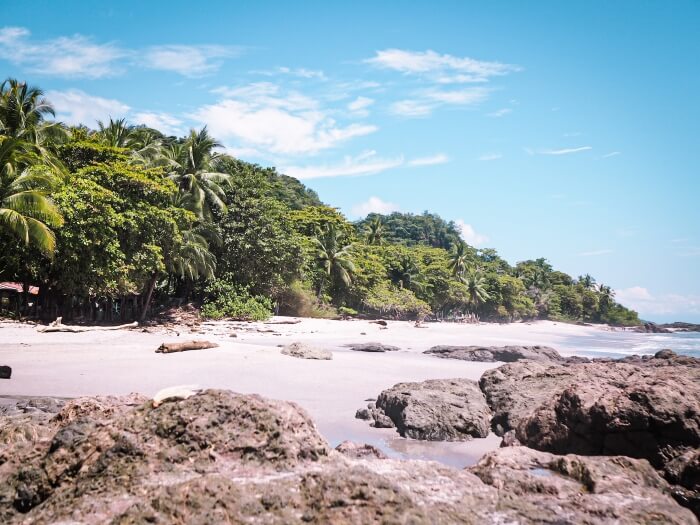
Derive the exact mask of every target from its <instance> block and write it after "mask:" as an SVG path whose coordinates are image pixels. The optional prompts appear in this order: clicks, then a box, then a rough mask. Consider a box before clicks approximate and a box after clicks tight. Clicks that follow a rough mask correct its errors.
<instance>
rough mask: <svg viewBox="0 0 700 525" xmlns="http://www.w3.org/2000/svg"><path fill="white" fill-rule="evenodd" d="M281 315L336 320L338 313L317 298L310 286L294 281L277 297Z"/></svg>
mask: <svg viewBox="0 0 700 525" xmlns="http://www.w3.org/2000/svg"><path fill="white" fill-rule="evenodd" d="M276 298H277V304H278V306H279V312H280V315H291V316H295V317H313V318H315V319H334V318H335V317H337V316H338V312H337V311H336V310H335V308H333V307H332V306H330V305H327V304H325V303H323V302H321V301H319V299H318V298H317V297H316V294H314V293H313V291H312V290H311V288H310V287H309V285H308V284H306V283H302V282H300V281H294V282H292V283H291V284H290V285H288V286H286V287H285V288H284V289H283V290H282V291H280V292H279V293H278V294H277V296H276Z"/></svg>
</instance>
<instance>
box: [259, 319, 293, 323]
mask: <svg viewBox="0 0 700 525" xmlns="http://www.w3.org/2000/svg"><path fill="white" fill-rule="evenodd" d="M299 323H301V319H289V320H285V321H268V322H266V323H265V324H299Z"/></svg>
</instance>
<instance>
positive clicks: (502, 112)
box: [486, 108, 513, 118]
mask: <svg viewBox="0 0 700 525" xmlns="http://www.w3.org/2000/svg"><path fill="white" fill-rule="evenodd" d="M512 111H513V110H512V109H510V108H501V109H499V110H496V111H493V112H492V113H487V114H486V116H487V117H493V118H499V117H504V116H506V115H507V114H508V113H510V112H512Z"/></svg>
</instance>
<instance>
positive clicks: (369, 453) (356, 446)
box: [335, 441, 386, 459]
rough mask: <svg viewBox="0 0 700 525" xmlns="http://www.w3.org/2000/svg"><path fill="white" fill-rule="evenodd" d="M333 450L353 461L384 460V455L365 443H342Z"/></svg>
mask: <svg viewBox="0 0 700 525" xmlns="http://www.w3.org/2000/svg"><path fill="white" fill-rule="evenodd" d="M335 450H337V451H338V452H340V453H341V454H343V455H344V456H347V457H349V458H354V459H365V458H377V459H386V454H384V452H382V451H381V450H379V449H378V448H377V447H375V446H372V445H368V444H367V443H355V442H354V441H343V442H342V443H341V444H340V445H338V446H337V447H335Z"/></svg>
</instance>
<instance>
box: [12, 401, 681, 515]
mask: <svg viewBox="0 0 700 525" xmlns="http://www.w3.org/2000/svg"><path fill="white" fill-rule="evenodd" d="M136 401H137V399H136V398H134V397H131V398H126V399H124V400H123V401H122V400H120V399H117V398H100V399H82V400H76V401H75V404H74V405H73V407H72V408H71V409H70V410H69V412H70V413H71V414H73V415H75V416H78V417H77V418H76V419H73V418H72V417H69V416H68V414H67V413H66V414H64V415H65V417H60V418H59V417H55V418H54V419H53V420H52V421H51V422H49V423H47V424H46V425H44V426H45V428H46V432H47V433H46V434H42V435H39V436H35V437H34V438H32V439H31V440H29V441H28V442H14V443H10V444H6V443H3V444H0V457H1V458H2V460H1V461H0V522H1V523H6V524H8V525H13V524H20V523H114V524H127V523H188V524H195V525H204V524H209V523H339V524H345V523H416V524H422V523H426V524H427V523H610V524H612V523H615V524H621V525H628V524H633V523H676V524H681V523H693V522H694V520H693V516H692V514H691V513H690V512H689V511H688V510H687V509H684V508H682V507H681V506H679V505H678V504H677V503H676V502H674V501H673V499H671V498H670V497H669V496H668V490H669V489H668V485H667V484H666V483H665V482H664V481H663V480H662V479H661V478H659V476H658V475H657V474H656V473H655V472H654V471H653V470H652V469H650V468H649V467H648V465H646V463H645V462H643V461H635V460H629V459H626V458H577V457H575V456H567V457H566V458H564V459H560V458H554V457H553V456H551V455H549V454H546V453H542V452H534V451H528V449H524V448H522V447H513V448H509V449H501V450H499V451H498V452H496V453H493V454H490V455H489V456H488V458H487V460H484V461H482V462H481V463H480V464H479V465H477V466H476V467H474V469H472V470H471V471H470V470H456V469H453V468H450V467H447V466H444V465H439V464H437V463H433V462H429V461H403V460H393V459H379V458H378V457H377V456H380V455H381V453H380V452H378V451H377V450H376V449H374V447H371V446H369V445H357V444H348V443H343V444H341V445H340V446H339V447H338V450H337V451H335V450H330V449H329V447H328V445H327V443H326V442H325V441H324V440H323V439H322V438H321V437H320V435H319V434H318V432H317V431H316V429H315V427H314V425H313V423H312V422H311V420H310V419H309V417H308V416H307V415H306V414H305V413H304V411H303V410H301V409H300V408H299V407H298V406H297V405H295V404H293V403H288V402H283V401H273V400H267V399H263V398H261V397H259V396H257V395H248V396H246V395H239V394H234V393H231V392H225V391H219V390H207V391H205V392H203V393H201V394H198V395H195V396H192V397H190V398H188V399H185V400H182V401H177V402H171V403H166V404H164V405H162V406H160V407H159V408H157V409H154V408H153V407H152V406H151V403H150V402H149V401H148V400H145V401H144V402H142V403H137V402H136ZM76 407H82V408H83V409H84V410H85V411H84V412H82V411H79V412H80V414H79V413H78V412H76V411H75V408H76ZM64 408H65V407H64ZM16 412H20V411H16ZM13 414H14V411H13ZM45 416H47V417H48V414H45ZM14 417H16V415H0V418H1V419H0V429H4V428H5V423H6V422H7V418H14ZM22 417H24V416H22ZM0 431H1V430H0ZM485 461H487V462H485ZM645 466H646V469H645ZM550 473H551V475H550ZM482 479H483V480H484V481H482ZM632 502H633V504H632Z"/></svg>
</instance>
